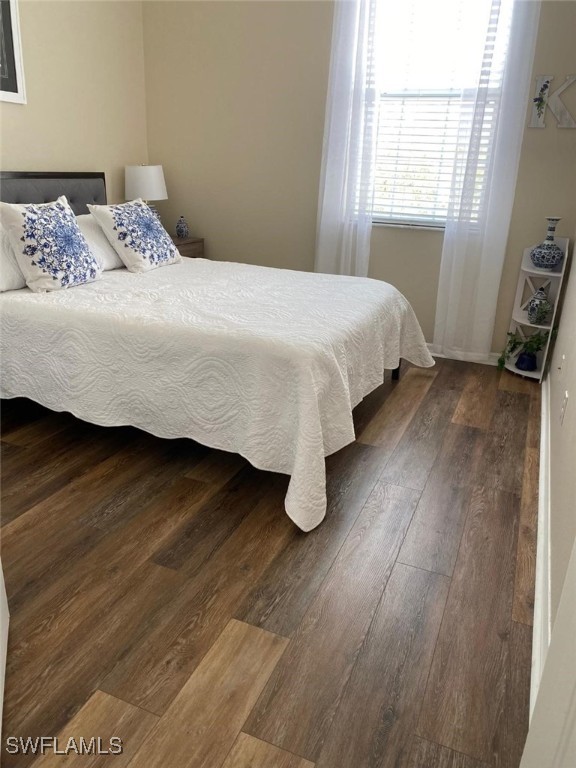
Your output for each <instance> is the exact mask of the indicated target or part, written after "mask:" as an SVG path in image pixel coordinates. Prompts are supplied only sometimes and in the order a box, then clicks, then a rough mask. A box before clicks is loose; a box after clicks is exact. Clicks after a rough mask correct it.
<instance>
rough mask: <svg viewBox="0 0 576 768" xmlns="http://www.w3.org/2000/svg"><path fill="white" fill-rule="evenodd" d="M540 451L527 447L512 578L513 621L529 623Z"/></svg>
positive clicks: (533, 581)
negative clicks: (514, 571)
mask: <svg viewBox="0 0 576 768" xmlns="http://www.w3.org/2000/svg"><path fill="white" fill-rule="evenodd" d="M539 454H540V451H539V450H538V449H537V448H527V449H526V457H525V459H524V479H523V483H522V497H521V500H520V525H519V529H518V546H517V549H516V577H515V581H514V604H513V607H512V618H513V620H514V621H518V622H521V623H523V624H528V625H530V626H532V624H533V621H534V587H535V580H536V529H537V526H538V479H539V470H540V455H539Z"/></svg>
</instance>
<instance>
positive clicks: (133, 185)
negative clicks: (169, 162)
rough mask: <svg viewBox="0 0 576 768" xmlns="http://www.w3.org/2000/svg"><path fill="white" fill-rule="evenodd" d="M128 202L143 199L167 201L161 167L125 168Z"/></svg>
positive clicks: (135, 166)
mask: <svg viewBox="0 0 576 768" xmlns="http://www.w3.org/2000/svg"><path fill="white" fill-rule="evenodd" d="M124 195H125V198H126V200H134V199H135V198H137V197H141V198H142V200H167V199H168V193H167V192H166V182H165V181H164V171H163V170H162V166H161V165H127V166H125V188H124Z"/></svg>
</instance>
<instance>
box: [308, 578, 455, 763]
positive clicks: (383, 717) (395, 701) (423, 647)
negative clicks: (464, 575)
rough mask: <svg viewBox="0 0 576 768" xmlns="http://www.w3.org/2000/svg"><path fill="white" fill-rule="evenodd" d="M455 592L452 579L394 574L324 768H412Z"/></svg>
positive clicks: (332, 736)
mask: <svg viewBox="0 0 576 768" xmlns="http://www.w3.org/2000/svg"><path fill="white" fill-rule="evenodd" d="M449 585H450V580H449V579H448V578H446V577H445V576H439V575H438V574H435V573H429V572H427V571H422V570H419V569H417V568H410V567H408V566H405V565H398V564H397V565H396V566H395V567H394V570H393V571H392V575H391V576H390V580H389V581H388V584H387V585H386V591H385V592H384V596H383V598H382V601H381V603H380V605H379V606H378V609H377V611H376V615H375V616H374V619H373V621H372V624H371V626H370V629H369V631H368V633H367V635H366V639H365V640H364V644H363V646H362V650H361V652H360V655H359V657H358V661H357V662H356V665H355V666H354V669H353V671H352V674H351V676H350V680H349V681H348V685H347V687H346V690H345V692H344V695H343V696H342V699H341V701H340V705H339V707H338V711H337V713H336V716H335V718H334V722H333V723H332V728H331V729H330V732H329V733H328V736H327V739H326V743H325V745H324V747H323V748H322V750H321V752H320V756H319V758H318V761H317V763H316V765H317V768H333V766H336V765H337V766H338V768H358V766H362V768H395V766H398V765H401V764H402V763H403V762H404V761H405V759H406V757H407V755H408V750H409V744H410V736H411V734H412V732H413V731H414V730H415V728H416V725H417V723H418V715H419V713H420V704H421V701H422V696H423V695H424V690H425V688H426V681H427V679H428V672H429V669H430V664H431V662H432V655H433V653H434V646H435V644H436V638H437V636H438V630H439V628H440V622H441V620H442V613H443V611H444V605H445V603H446V598H447V596H448V588H449ZM375 670H378V673H377V674H375ZM354 715H355V716H354Z"/></svg>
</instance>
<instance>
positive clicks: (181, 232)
mask: <svg viewBox="0 0 576 768" xmlns="http://www.w3.org/2000/svg"><path fill="white" fill-rule="evenodd" d="M189 235H190V230H189V229H188V224H187V223H186V219H185V218H184V216H180V218H179V219H178V221H177V222H176V237H182V238H184V237H189Z"/></svg>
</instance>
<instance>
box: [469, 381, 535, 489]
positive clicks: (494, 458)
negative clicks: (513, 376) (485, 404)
mask: <svg viewBox="0 0 576 768" xmlns="http://www.w3.org/2000/svg"><path fill="white" fill-rule="evenodd" d="M529 407H530V397H529V396H528V395H521V394H517V393H515V392H497V395H496V405H495V408H494V413H493V416H492V421H491V423H490V429H489V430H488V432H487V434H486V441H485V446H484V451H483V454H482V462H481V465H480V467H479V470H478V482H480V483H483V484H485V485H492V486H494V487H495V488H498V490H501V491H509V492H510V493H514V494H517V495H518V496H520V494H521V492H522V476H523V473H524V450H525V444H526V429H527V421H528V410H529Z"/></svg>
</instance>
